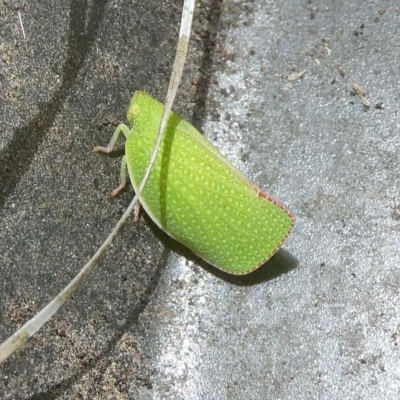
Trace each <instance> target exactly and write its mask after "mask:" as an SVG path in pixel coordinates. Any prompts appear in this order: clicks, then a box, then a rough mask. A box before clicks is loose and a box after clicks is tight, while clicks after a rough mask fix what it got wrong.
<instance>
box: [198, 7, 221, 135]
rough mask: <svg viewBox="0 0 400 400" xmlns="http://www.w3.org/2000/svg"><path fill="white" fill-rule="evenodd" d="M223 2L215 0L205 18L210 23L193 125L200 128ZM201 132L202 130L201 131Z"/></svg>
mask: <svg viewBox="0 0 400 400" xmlns="http://www.w3.org/2000/svg"><path fill="white" fill-rule="evenodd" d="M221 8H222V1H221V0H213V1H212V2H211V6H210V10H209V13H208V14H207V15H205V18H206V19H207V21H208V26H207V30H206V33H205V35H204V37H203V38H202V39H203V41H204V56H203V60H202V63H201V66H200V69H199V70H200V78H199V80H198V82H197V85H196V94H195V98H194V104H195V106H194V108H193V117H192V124H193V125H194V126H195V127H197V128H200V127H201V125H202V123H203V120H204V116H205V113H206V110H205V104H206V99H207V94H208V90H209V88H210V81H211V76H212V67H213V55H214V53H215V46H216V40H217V33H218V26H219V20H220V16H221ZM199 130H200V131H201V129H199Z"/></svg>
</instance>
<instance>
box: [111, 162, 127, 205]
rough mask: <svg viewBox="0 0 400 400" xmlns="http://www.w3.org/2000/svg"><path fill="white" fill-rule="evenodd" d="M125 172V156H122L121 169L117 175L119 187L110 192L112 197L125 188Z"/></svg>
mask: <svg viewBox="0 0 400 400" xmlns="http://www.w3.org/2000/svg"><path fill="white" fill-rule="evenodd" d="M126 171H127V164H126V156H123V157H122V160H121V169H120V173H119V186H118V187H117V188H116V189H114V190H113V191H112V192H111V196H112V197H115V196H116V195H117V194H118V193H119V192H120V191H121V190H122V189H123V188H124V187H125V186H126Z"/></svg>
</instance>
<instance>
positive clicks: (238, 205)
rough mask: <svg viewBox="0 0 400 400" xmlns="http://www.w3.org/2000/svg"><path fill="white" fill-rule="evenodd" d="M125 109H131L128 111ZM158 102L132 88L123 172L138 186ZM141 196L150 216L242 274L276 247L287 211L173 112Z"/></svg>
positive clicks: (286, 228)
mask: <svg viewBox="0 0 400 400" xmlns="http://www.w3.org/2000/svg"><path fill="white" fill-rule="evenodd" d="M130 110H135V111H134V113H133V112H130ZM162 110H163V105H162V104H161V103H160V102H158V101H157V100H155V99H154V98H152V97H151V96H149V95H148V94H146V93H144V92H139V91H138V92H136V93H135V96H134V97H133V99H132V102H131V104H130V106H129V111H128V117H129V116H131V120H130V122H131V124H132V130H131V131H130V134H129V136H128V138H127V140H126V146H125V149H126V156H127V163H128V170H129V175H130V177H131V181H132V183H133V185H134V187H135V190H137V188H138V187H139V185H140V183H141V181H142V179H143V176H144V174H145V171H146V168H147V166H148V164H149V160H150V155H151V153H152V149H153V146H154V143H155V139H156V135H157V130H158V126H159V123H160V118H161V114H162ZM140 202H141V204H142V205H143V207H144V208H145V209H146V211H147V213H148V214H149V215H150V216H151V218H152V219H153V221H154V222H155V223H156V224H157V225H158V226H159V227H160V228H161V229H163V230H164V231H165V232H167V233H168V234H169V235H170V236H171V237H173V238H174V239H176V240H178V241H179V242H181V243H183V244H184V245H186V246H187V247H188V248H189V249H191V250H192V251H193V252H194V253H196V254H197V255H198V256H199V257H201V258H203V259H204V260H205V261H207V262H208V263H209V264H212V265H214V266H216V267H217V268H220V269H222V270H224V271H226V272H229V273H232V274H236V275H240V274H246V273H249V272H251V271H253V270H254V269H256V268H257V267H259V266H260V265H262V264H263V263H265V262H266V261H268V259H269V258H270V257H271V256H272V255H273V254H274V253H275V252H276V251H277V250H278V249H279V247H280V246H281V245H282V243H283V241H284V239H285V238H286V237H287V236H288V234H289V232H290V231H291V229H292V227H293V217H292V216H291V215H290V213H289V212H288V211H287V210H286V209H285V208H283V207H282V206H281V205H280V204H279V203H277V202H276V201H274V200H272V199H270V198H269V197H267V196H265V195H264V194H262V193H261V194H260V189H258V188H257V186H255V185H254V184H252V183H251V182H250V181H248V180H247V179H246V178H245V177H244V176H243V175H242V174H241V173H240V172H239V171H238V170H237V169H236V168H235V167H234V166H233V165H232V164H230V163H229V161H228V160H227V159H225V158H224V157H223V155H222V154H221V153H220V152H219V151H218V150H217V149H216V148H215V147H213V146H212V145H211V143H210V142H208V141H207V140H206V139H205V138H204V136H203V135H201V134H200V132H199V131H198V130H197V129H196V128H194V127H193V125H191V124H190V123H188V122H187V121H185V120H184V119H182V118H181V117H180V116H178V115H177V114H175V113H171V115H170V117H169V120H168V124H167V127H166V131H165V133H164V136H163V140H162V142H161V146H160V149H159V152H158V155H157V157H156V160H155V163H154V167H153V170H152V173H151V174H150V177H149V180H148V182H147V184H146V187H145V189H144V191H143V193H142V195H141V197H140Z"/></svg>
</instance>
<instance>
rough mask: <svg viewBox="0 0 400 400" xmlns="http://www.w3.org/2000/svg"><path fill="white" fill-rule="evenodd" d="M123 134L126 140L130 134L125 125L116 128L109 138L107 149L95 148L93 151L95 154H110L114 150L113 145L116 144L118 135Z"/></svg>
mask: <svg viewBox="0 0 400 400" xmlns="http://www.w3.org/2000/svg"><path fill="white" fill-rule="evenodd" d="M121 132H122V133H123V134H124V136H125V137H126V138H127V137H128V136H129V134H130V133H131V131H130V129H129V128H128V127H127V126H126V125H125V124H119V125H118V126H117V129H116V130H115V132H114V133H113V135H112V136H111V139H110V142H109V143H108V146H107V147H101V146H96V147H95V148H94V149H93V151H95V152H96V153H107V154H108V153H111V152H112V151H113V150H114V147H115V143H117V140H118V136H119V134H120V133H121Z"/></svg>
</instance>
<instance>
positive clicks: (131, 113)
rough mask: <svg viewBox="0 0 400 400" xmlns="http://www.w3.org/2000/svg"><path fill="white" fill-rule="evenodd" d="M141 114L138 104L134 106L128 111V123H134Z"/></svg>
mask: <svg viewBox="0 0 400 400" xmlns="http://www.w3.org/2000/svg"><path fill="white" fill-rule="evenodd" d="M139 114H140V107H139V106H138V105H137V104H132V105H131V106H130V107H129V109H128V121H129V122H130V123H133V120H134V119H135V118H137V117H138V116H139Z"/></svg>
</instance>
